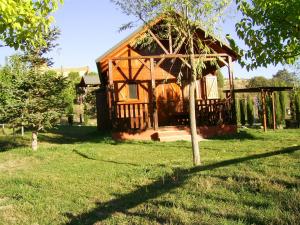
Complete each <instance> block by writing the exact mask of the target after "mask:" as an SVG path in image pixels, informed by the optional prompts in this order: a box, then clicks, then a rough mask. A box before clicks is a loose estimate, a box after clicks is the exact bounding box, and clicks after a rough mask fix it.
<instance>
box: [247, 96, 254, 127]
mask: <svg viewBox="0 0 300 225" xmlns="http://www.w3.org/2000/svg"><path fill="white" fill-rule="evenodd" d="M247 122H248V124H249V126H252V125H253V123H254V110H253V99H252V97H251V96H250V95H248V96H247Z"/></svg>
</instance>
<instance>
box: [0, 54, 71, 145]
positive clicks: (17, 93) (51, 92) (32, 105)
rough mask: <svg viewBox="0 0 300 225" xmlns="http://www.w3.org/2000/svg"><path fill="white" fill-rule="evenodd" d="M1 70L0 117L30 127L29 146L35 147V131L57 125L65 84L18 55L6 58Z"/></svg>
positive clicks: (63, 103)
mask: <svg viewBox="0 0 300 225" xmlns="http://www.w3.org/2000/svg"><path fill="white" fill-rule="evenodd" d="M3 71H4V72H3V74H4V76H5V77H6V80H5V82H4V79H0V88H1V90H0V92H1V93H2V92H3V91H5V93H6V96H4V97H3V98H2V99H1V101H0V108H1V111H0V120H4V121H7V122H8V123H9V124H11V125H13V126H14V127H18V126H24V127H26V128H28V129H30V130H31V131H32V149H33V150H37V148H38V142H37V141H38V139H37V137H38V132H40V131H41V130H44V129H46V128H51V127H52V126H54V125H55V124H57V122H58V120H59V119H60V117H61V116H62V114H64V113H65V109H66V107H67V106H68V104H69V102H68V101H67V99H66V98H65V96H64V95H65V91H66V88H67V87H68V85H69V84H68V82H67V80H66V78H63V77H62V76H61V75H58V74H56V73H55V72H51V71H48V72H42V71H40V70H38V69H36V68H32V67H31V65H30V64H29V63H26V62H24V61H22V60H21V57H20V56H18V55H15V56H13V57H11V58H10V60H9V62H8V64H7V65H6V66H5V67H4V68H3ZM4 88H5V90H4Z"/></svg>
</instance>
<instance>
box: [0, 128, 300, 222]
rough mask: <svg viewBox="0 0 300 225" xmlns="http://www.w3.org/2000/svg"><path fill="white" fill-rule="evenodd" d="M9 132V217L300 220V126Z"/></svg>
mask: <svg viewBox="0 0 300 225" xmlns="http://www.w3.org/2000/svg"><path fill="white" fill-rule="evenodd" d="M27 135H28V136H26V137H25V138H24V139H20V138H17V139H15V140H14V139H13V137H11V136H10V137H9V138H8V137H5V136H0V224H94V223H98V224H299V221H300V138H299V137H300V129H299V130H279V131H276V132H273V131H269V132H268V133H263V132H261V131H258V130H241V131H240V133H239V134H237V135H235V136H229V137H225V138H216V139H213V140H209V141H204V142H201V154H202V162H203V165H202V166H200V167H197V168H193V167H192V164H191V162H192V159H191V157H192V153H191V148H190V143H188V142H173V143H156V142H114V141H112V140H111V138H109V136H106V135H101V134H99V133H97V132H96V129H95V128H93V127H74V128H69V127H65V128H60V129H59V130H54V131H53V132H52V133H45V134H40V140H41V143H40V149H39V151H38V152H32V151H31V150H30V148H28V147H26V144H27V143H28V142H29V135H30V134H27Z"/></svg>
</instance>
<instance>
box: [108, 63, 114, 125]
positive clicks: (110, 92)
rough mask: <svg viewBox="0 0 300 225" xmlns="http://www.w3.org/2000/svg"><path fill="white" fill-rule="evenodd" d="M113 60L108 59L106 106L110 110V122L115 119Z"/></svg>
mask: <svg viewBox="0 0 300 225" xmlns="http://www.w3.org/2000/svg"><path fill="white" fill-rule="evenodd" d="M112 72H113V61H112V60H109V61H108V84H109V87H108V106H109V112H110V119H111V123H112V121H113V120H114V119H115V118H114V115H115V114H114V81H113V74H112Z"/></svg>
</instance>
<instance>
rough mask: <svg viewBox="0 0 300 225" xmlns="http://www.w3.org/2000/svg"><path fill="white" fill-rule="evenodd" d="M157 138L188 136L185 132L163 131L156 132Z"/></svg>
mask: <svg viewBox="0 0 300 225" xmlns="http://www.w3.org/2000/svg"><path fill="white" fill-rule="evenodd" d="M157 134H158V137H166V136H180V135H190V134H189V132H187V131H186V130H165V131H157Z"/></svg>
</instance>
